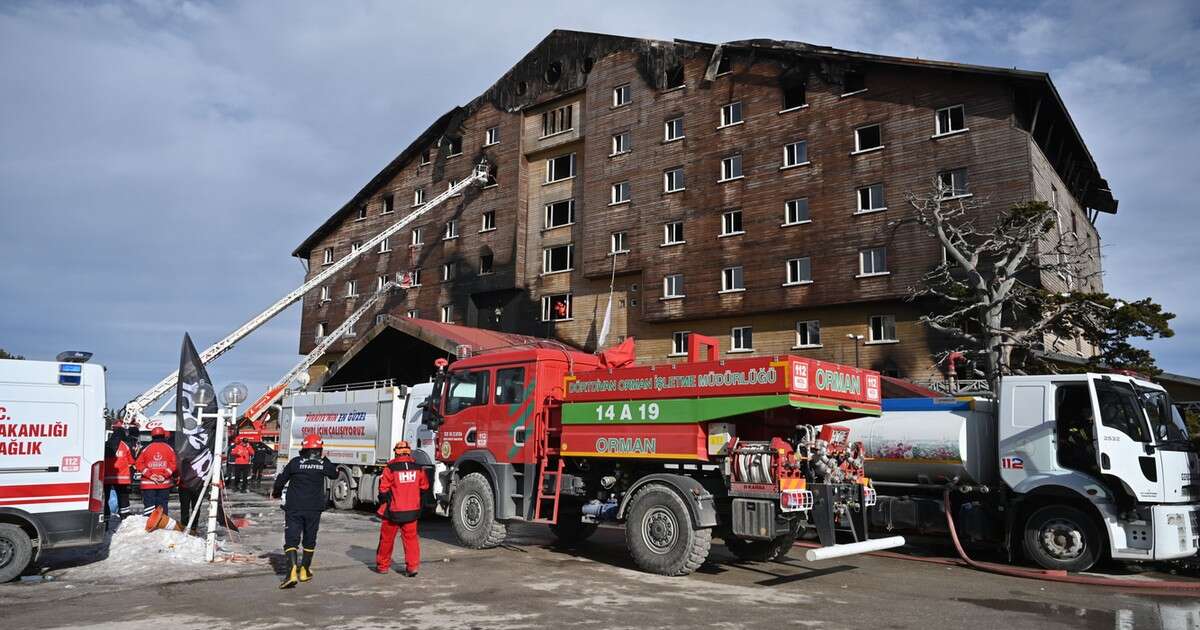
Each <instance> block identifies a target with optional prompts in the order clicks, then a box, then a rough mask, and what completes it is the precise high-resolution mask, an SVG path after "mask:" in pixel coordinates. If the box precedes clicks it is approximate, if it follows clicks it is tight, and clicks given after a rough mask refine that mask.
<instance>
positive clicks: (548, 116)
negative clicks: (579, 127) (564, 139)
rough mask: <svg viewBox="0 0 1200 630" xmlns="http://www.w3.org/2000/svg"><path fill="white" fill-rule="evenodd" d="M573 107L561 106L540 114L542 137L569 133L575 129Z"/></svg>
mask: <svg viewBox="0 0 1200 630" xmlns="http://www.w3.org/2000/svg"><path fill="white" fill-rule="evenodd" d="M574 109H575V106H574V105H563V106H562V107H559V108H557V109H552V110H550V111H548V112H545V113H543V114H542V137H543V138H545V137H546V136H553V135H554V134H558V133H563V132H564V131H570V130H572V129H574V128H575V125H574V120H573V116H572V115H571V114H572V110H574Z"/></svg>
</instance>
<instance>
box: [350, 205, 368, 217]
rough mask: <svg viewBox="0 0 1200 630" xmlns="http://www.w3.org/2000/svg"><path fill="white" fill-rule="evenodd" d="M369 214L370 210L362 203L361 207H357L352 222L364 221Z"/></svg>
mask: <svg viewBox="0 0 1200 630" xmlns="http://www.w3.org/2000/svg"><path fill="white" fill-rule="evenodd" d="M369 212H370V209H369V208H368V207H367V204H365V203H364V204H363V205H361V206H359V207H358V214H357V215H356V216H355V217H354V220H355V221H366V220H367V214H368V213H369Z"/></svg>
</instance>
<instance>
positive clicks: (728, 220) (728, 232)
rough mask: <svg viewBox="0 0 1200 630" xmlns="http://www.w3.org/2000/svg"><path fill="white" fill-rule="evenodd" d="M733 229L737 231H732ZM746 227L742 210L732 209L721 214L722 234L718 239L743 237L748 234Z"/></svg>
mask: <svg viewBox="0 0 1200 630" xmlns="http://www.w3.org/2000/svg"><path fill="white" fill-rule="evenodd" d="M734 224H736V225H734ZM733 227H736V228H737V229H730V228H733ZM745 227H746V226H745V224H744V223H743V215H742V209H741V208H730V209H728V210H726V211H725V212H722V213H721V233H720V234H718V235H717V238H725V237H727V236H741V235H742V234H745V233H746V230H745Z"/></svg>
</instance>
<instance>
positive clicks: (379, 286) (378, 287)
mask: <svg viewBox="0 0 1200 630" xmlns="http://www.w3.org/2000/svg"><path fill="white" fill-rule="evenodd" d="M388 280H389V278H388V276H387V274H384V275H382V276H375V292H376V293H378V292H380V291H382V290H383V285H385V284H387V283H388Z"/></svg>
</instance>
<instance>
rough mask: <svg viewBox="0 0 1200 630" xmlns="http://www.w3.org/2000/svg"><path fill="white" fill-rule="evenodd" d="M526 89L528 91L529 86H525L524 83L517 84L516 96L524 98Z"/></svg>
mask: <svg viewBox="0 0 1200 630" xmlns="http://www.w3.org/2000/svg"><path fill="white" fill-rule="evenodd" d="M528 89H529V86H528V85H526V84H525V82H524V81H520V82H518V83H517V96H525V92H526V91H527V90H528Z"/></svg>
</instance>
